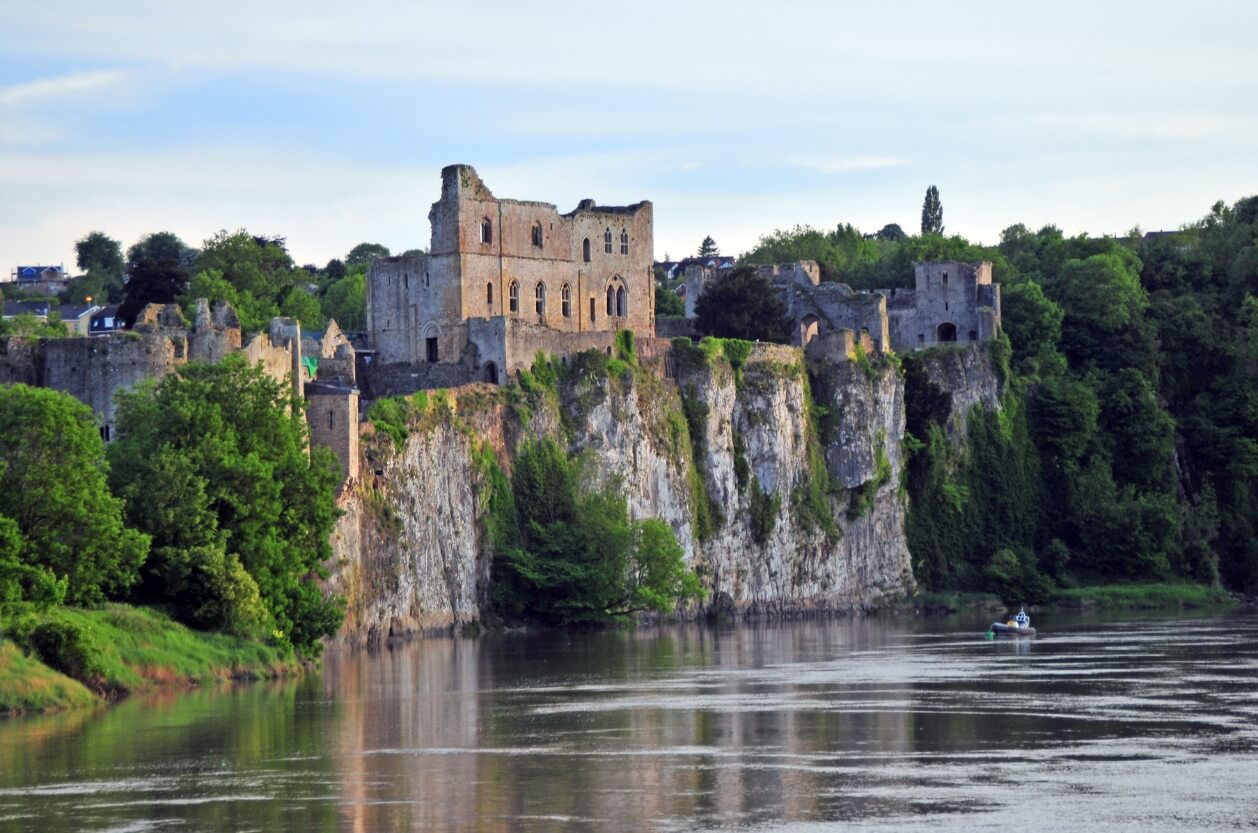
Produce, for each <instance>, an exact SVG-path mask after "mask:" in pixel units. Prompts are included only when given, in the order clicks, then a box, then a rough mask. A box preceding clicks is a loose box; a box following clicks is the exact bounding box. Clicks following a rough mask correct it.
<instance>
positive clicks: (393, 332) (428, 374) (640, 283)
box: [367, 165, 655, 387]
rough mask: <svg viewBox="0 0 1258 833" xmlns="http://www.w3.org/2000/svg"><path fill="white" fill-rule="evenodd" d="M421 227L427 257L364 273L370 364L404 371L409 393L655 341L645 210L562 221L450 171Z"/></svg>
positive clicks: (397, 260) (586, 211)
mask: <svg viewBox="0 0 1258 833" xmlns="http://www.w3.org/2000/svg"><path fill="white" fill-rule="evenodd" d="M428 220H429V223H430V225H431V227H432V238H431V246H430V249H429V253H428V254H427V255H426V256H422V257H389V258H381V259H378V260H376V261H375V262H374V263H373V264H372V266H371V268H370V270H369V271H368V274H367V330H368V338H369V342H370V346H371V348H372V349H373V350H374V351H375V356H374V362H373V364H374V365H376V366H377V367H379V366H380V365H384V366H388V365H405V366H407V367H408V368H409V370H408V371H407V372H408V374H409V376H410V377H412V378H413V379H414V380H415V381H414V384H413V385H412V387H443V386H449V385H452V384H460V383H463V382H470V381H488V382H496V383H501V382H504V381H505V380H506V375H507V374H508V373H510V372H512V371H515V370H518V369H519V368H522V367H528V366H529V365H530V364H531V363H532V361H533V359H534V357H535V356H536V354H537V353H538V352H543V353H546V354H549V355H555V356H559V357H561V358H566V357H568V356H570V355H572V354H575V353H578V352H581V351H582V350H590V349H597V350H609V349H610V348H611V346H612V343H613V341H614V338H615V334H616V332H617V331H620V330H632V331H633V332H634V334H635V335H636V336H637V337H639V338H651V337H653V336H654V335H655V284H654V278H653V275H652V263H653V257H654V254H653V249H654V241H653V236H652V214H651V203H650V202H647V201H643V202H638V203H634V204H633V205H628V206H602V205H597V204H595V202H594V200H590V199H586V200H582V201H581V202H580V203H579V204H578V205H577V207H576V208H575V209H574V210H572V211H570V212H568V213H567V214H560V213H559V211H558V209H557V208H556V207H555V206H554V205H552V204H550V203H545V202H531V201H525V200H511V199H500V198H498V197H495V196H494V195H493V193H492V192H491V191H490V190H489V188H488V187H486V185H485V183H484V182H482V181H481V179H480V177H479V176H478V175H477V173H476V171H475V169H474V168H472V167H471V166H470V165H450V166H447V167H446V168H443V169H442V171H441V198H440V199H439V200H438V201H437V202H435V203H433V205H432V209H431V210H430V211H429V212H428ZM382 372H383V373H384V375H385V376H387V371H382ZM386 387H387V385H386Z"/></svg>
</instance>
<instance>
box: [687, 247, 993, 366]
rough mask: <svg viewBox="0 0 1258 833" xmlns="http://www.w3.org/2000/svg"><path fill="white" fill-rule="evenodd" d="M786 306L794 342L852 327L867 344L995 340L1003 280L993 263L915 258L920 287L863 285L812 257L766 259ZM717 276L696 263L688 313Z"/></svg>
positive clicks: (901, 346)
mask: <svg viewBox="0 0 1258 833" xmlns="http://www.w3.org/2000/svg"><path fill="white" fill-rule="evenodd" d="M756 269H757V272H758V273H759V274H760V276H761V277H763V278H765V279H766V280H767V281H768V282H769V283H770V284H771V285H772V286H773V287H774V289H775V290H777V293H778V297H779V298H780V299H781V300H782V302H783V303H784V304H785V306H786V313H787V317H788V318H789V319H790V320H791V322H792V323H793V325H794V327H793V331H792V336H791V342H792V343H793V344H795V345H797V346H800V347H808V346H810V345H811V344H812V343H813V342H814V340H815V339H816V338H817V336H819V335H824V334H828V333H834V332H844V331H847V332H850V333H852V334H853V335H854V337H855V338H856V339H858V340H860V341H862V342H864V343H865V349H866V350H877V351H879V352H884V351H887V350H892V351H894V352H897V353H906V352H909V351H911V350H920V349H923V348H926V347H934V346H936V345H939V344H948V343H951V342H957V341H990V340H992V339H993V338H995V337H996V333H997V332H999V330H1000V285H999V284H994V283H992V265H991V263H990V262H988V261H983V262H981V263H959V262H956V261H931V262H928V263H917V264H914V267H913V271H914V279H915V287H914V288H913V289H876V290H873V291H872V292H858V291H856V290H854V289H852V288H851V287H849V286H848V285H847V284H842V283H822V282H821V270H820V269H819V268H818V266H817V264H816V263H815V262H813V261H811V260H805V261H799V262H797V263H784V264H778V265H774V266H758V267H756ZM715 278H716V272H715V270H712V269H708V268H705V267H701V266H688V267H687V268H686V272H685V284H686V317H687V318H690V319H693V318H694V316H695V302H696V301H697V300H698V299H699V297H700V296H702V294H703V291H704V289H705V288H706V287H707V286H708V284H710V283H711V282H712V281H713V280H715Z"/></svg>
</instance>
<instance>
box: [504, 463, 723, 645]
mask: <svg viewBox="0 0 1258 833" xmlns="http://www.w3.org/2000/svg"><path fill="white" fill-rule="evenodd" d="M599 484H601V485H599ZM497 499H499V500H503V501H504V505H505V506H506V507H507V508H506V512H507V514H508V517H507V518H506V519H505V522H500V523H498V524H496V525H495V526H496V529H497V536H496V537H497V540H496V541H495V542H494V550H495V552H494V586H493V591H492V595H493V599H494V602H495V604H496V605H497V606H498V608H499V609H500V610H501V611H503V612H504V613H508V614H509V615H513V616H523V617H528V618H536V619H540V620H542V621H546V622H550V623H554V624H572V623H582V622H604V621H607V620H608V619H610V618H613V617H616V616H621V615H624V614H628V613H633V612H635V611H643V610H654V611H658V612H669V611H671V610H673V609H674V608H675V607H676V606H677V604H678V603H679V602H685V601H688V600H691V599H695V598H698V597H699V595H700V585H699V579H698V577H697V576H695V574H694V573H692V572H691V571H689V570H687V569H686V567H685V565H684V562H683V560H682V550H681V547H680V546H679V545H678V543H677V539H676V537H675V536H674V535H673V531H672V529H671V528H670V527H669V526H668V525H667V524H665V523H663V522H662V521H659V520H646V521H639V522H632V521H630V520H629V515H628V509H627V506H626V504H625V499H624V497H622V496H621V494H620V491H619V488H618V484H615V483H610V482H606V481H604V480H603V478H602V476H601V475H600V474H599V473H597V472H595V471H594V470H593V469H592V468H591V464H590V462H589V461H588V460H586V459H584V458H580V457H578V458H576V459H570V458H569V457H568V455H567V454H566V453H565V452H564V451H563V450H562V449H561V448H560V447H559V446H558V445H557V444H556V443H555V442H554V441H553V440H550V439H539V440H532V441H528V442H526V443H525V444H524V445H522V446H521V447H520V449H519V450H518V452H517V454H516V456H515V460H514V462H513V467H512V474H511V486H510V490H509V493H505V490H504V493H503V494H500V495H498V497H497Z"/></svg>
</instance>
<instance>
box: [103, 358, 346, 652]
mask: <svg viewBox="0 0 1258 833" xmlns="http://www.w3.org/2000/svg"><path fill="white" fill-rule="evenodd" d="M307 439H308V436H307V428H306V424H305V420H304V418H303V415H302V403H301V401H300V400H299V399H297V398H295V396H294V395H293V394H292V392H291V391H290V390H289V389H288V387H287V386H285V385H282V384H280V383H279V382H276V381H274V380H273V379H271V378H270V377H268V376H267V375H266V374H265V373H263V371H262V370H261V369H260V368H258V367H254V366H250V365H249V364H248V362H246V361H245V359H244V357H242V356H239V355H232V356H228V357H227V358H226V359H224V360H223V361H222V362H220V363H219V364H217V365H205V364H197V363H192V364H188V365H185V366H184V367H182V368H180V369H179V370H178V371H177V372H175V373H173V374H170V375H168V376H166V377H164V378H163V379H162V380H161V382H159V383H157V384H156V385H152V384H150V385H146V386H142V387H140V388H138V389H136V390H135V391H133V392H124V393H120V394H119V401H118V440H117V441H116V442H114V443H112V444H111V445H110V447H109V458H110V460H111V463H112V468H111V474H110V482H111V483H112V485H113V487H114V490H115V492H116V493H117V494H118V495H120V496H121V497H122V499H123V500H124V502H125V505H126V517H127V520H128V522H129V523H130V524H131V525H132V526H134V527H135V528H137V529H140V530H143V531H144V532H146V533H148V534H149V535H151V536H152V539H153V553H152V556H151V558H150V559H149V561H148V563H147V564H146V565H145V571H144V584H143V586H142V587H141V594H142V596H143V597H144V598H145V599H147V600H149V601H161V602H163V603H167V604H170V605H171V606H172V607H173V609H174V611H175V612H176V614H177V615H178V616H179V617H180V618H182V619H183V620H184V621H187V622H189V623H192V624H195V625H198V626H200V627H215V628H221V629H224V630H230V631H233V632H237V633H244V634H255V635H256V633H257V632H258V631H259V630H264V629H270V628H273V629H274V630H275V631H276V632H278V633H279V634H281V635H282V637H283V638H284V639H287V640H289V641H291V642H292V644H293V645H294V646H296V647H297V648H298V649H299V650H301V651H303V652H306V653H311V652H317V651H318V648H319V640H320V639H321V638H322V637H324V636H328V635H330V634H332V633H334V632H335V631H336V629H337V627H338V626H339V625H340V621H341V617H342V602H341V600H340V599H337V598H328V597H327V596H326V595H325V593H324V591H323V589H322V588H321V586H320V583H319V582H320V580H321V579H323V578H325V577H326V572H325V570H324V567H323V563H324V562H325V561H326V560H327V558H328V556H329V555H330V553H331V549H330V544H329V540H328V536H329V534H330V532H331V529H332V525H333V523H334V521H335V518H336V509H335V487H336V483H337V481H338V480H339V477H340V475H339V468H338V467H337V465H336V463H335V460H334V458H333V455H332V453H331V452H330V451H328V450H327V449H325V448H321V447H317V446H316V447H313V448H310V449H309V451H307Z"/></svg>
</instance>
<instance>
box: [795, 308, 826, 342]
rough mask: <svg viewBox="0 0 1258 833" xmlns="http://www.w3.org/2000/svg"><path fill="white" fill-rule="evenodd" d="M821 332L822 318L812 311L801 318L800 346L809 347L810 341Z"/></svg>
mask: <svg viewBox="0 0 1258 833" xmlns="http://www.w3.org/2000/svg"><path fill="white" fill-rule="evenodd" d="M820 334H821V319H820V318H818V317H817V316H815V315H813V314H812V313H808V314H807V315H805V316H804V317H803V318H801V319H800V320H799V346H800V347H807V346H808V342H810V341H812V340H813V339H814V338H816V337H817V336H818V335H820Z"/></svg>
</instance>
